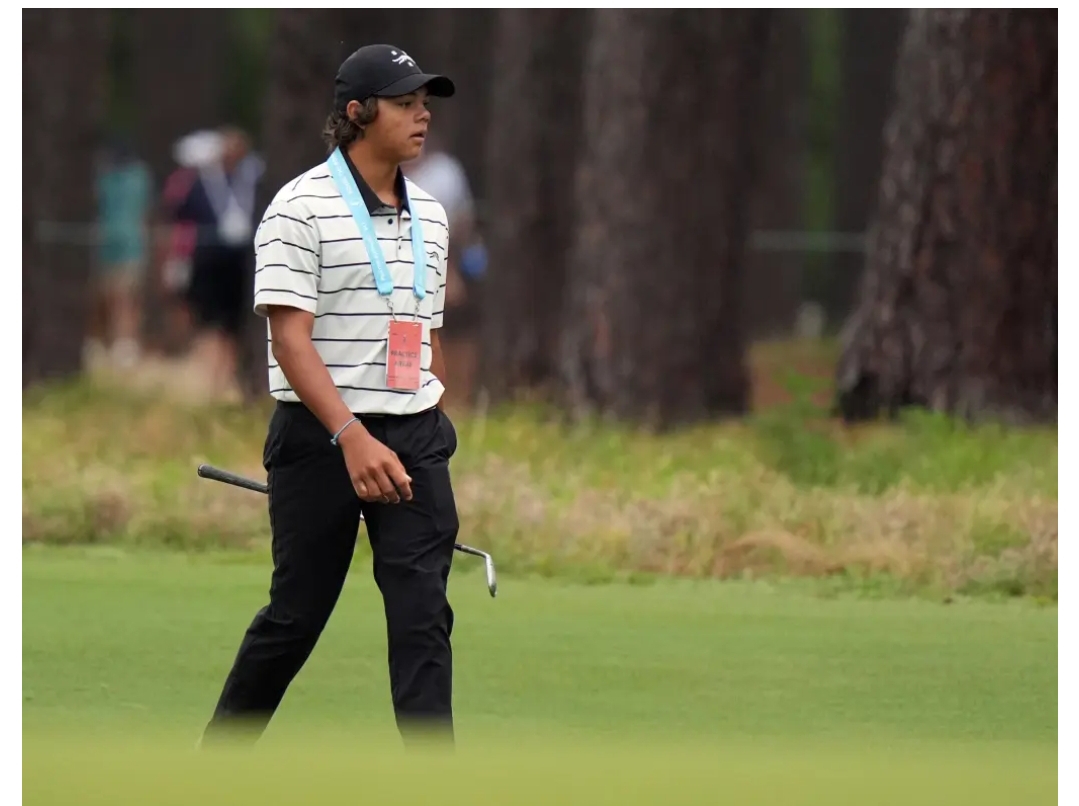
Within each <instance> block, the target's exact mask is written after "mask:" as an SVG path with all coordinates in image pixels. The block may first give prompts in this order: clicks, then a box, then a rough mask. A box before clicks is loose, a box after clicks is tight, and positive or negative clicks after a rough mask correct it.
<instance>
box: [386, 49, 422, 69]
mask: <svg viewBox="0 0 1079 806" xmlns="http://www.w3.org/2000/svg"><path fill="white" fill-rule="evenodd" d="M390 53H392V54H393V55H394V56H396V57H397V58H396V59H394V60H393V63H394V64H405V63H406V62H407V63H408V64H411V65H412V66H413V67H415V66H416V63H415V62H414V61H412V57H411V56H409V55H408V54H407V53H405V52H404V51H403V50H402V51H401V52H400V53H398V52H397V51H396V50H391V51H390Z"/></svg>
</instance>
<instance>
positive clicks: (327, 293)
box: [319, 285, 412, 296]
mask: <svg viewBox="0 0 1079 806" xmlns="http://www.w3.org/2000/svg"><path fill="white" fill-rule="evenodd" d="M393 290H394V291H411V290H412V286H410V285H395V286H394V287H393ZM346 291H378V288H377V287H376V286H373V285H358V286H345V287H344V288H335V289H333V291H325V290H323V291H321V292H319V293H321V294H322V295H323V296H333V295H334V294H343V293H344V292H346Z"/></svg>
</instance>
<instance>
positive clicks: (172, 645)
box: [23, 547, 1057, 804]
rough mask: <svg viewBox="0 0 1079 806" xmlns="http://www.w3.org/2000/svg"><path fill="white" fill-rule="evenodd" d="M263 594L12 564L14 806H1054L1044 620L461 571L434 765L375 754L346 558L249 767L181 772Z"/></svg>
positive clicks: (240, 566)
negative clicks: (17, 598) (19, 688)
mask: <svg viewBox="0 0 1079 806" xmlns="http://www.w3.org/2000/svg"><path fill="white" fill-rule="evenodd" d="M268 581H269V580H268V564H267V563H266V562H265V561H260V560H259V558H258V556H257V555H256V556H252V555H250V554H247V555H232V554H209V555H202V556H189V555H182V554H155V553H146V552H139V551H134V552H127V551H124V550H121V549H117V548H66V549H53V548H44V547H29V548H27V549H25V550H24V552H23V724H24V738H25V742H26V744H25V748H24V768H23V772H24V779H23V783H24V791H25V800H24V802H25V803H67V804H70V803H140V804H141V803H195V802H197V801H203V800H205V801H206V802H207V803H231V804H239V803H266V802H289V803H329V802H334V803H336V802H374V803H386V802H401V803H427V802H439V803H443V802H444V803H487V802H490V803H500V804H512V803H578V802H579V803H599V802H611V803H721V802H722V803H727V802H730V803H762V804H763V803H807V804H808V803H822V804H823V803H937V802H939V803H949V804H957V803H972V804H989V803H1023V804H1035V803H1052V802H1055V798H1056V726H1057V722H1056V719H1057V717H1056V714H1057V710H1056V708H1057V702H1056V691H1057V671H1056V670H1057V643H1056V628H1057V613H1056V610H1055V608H1040V607H1036V606H1034V605H1033V604H1031V603H1029V602H1022V601H1017V602H1012V603H1008V604H986V603H981V602H969V601H963V602H958V603H956V604H953V605H950V606H944V605H940V604H933V603H929V602H925V601H918V600H906V601H902V600H896V601H865V600H861V599H856V598H846V597H839V598H835V599H829V600H825V599H821V598H819V597H811V596H807V595H805V594H804V593H803V592H800V590H799V589H798V588H797V587H796V586H787V585H768V584H764V583H755V584H751V583H742V582H739V583H716V582H707V581H699V582H691V581H679V582H675V581H661V582H657V583H655V584H652V585H647V586H631V585H605V586H583V585H575V584H568V583H561V582H556V581H552V580H531V579H525V578H519V577H514V576H512V575H510V576H506V575H503V577H502V579H501V580H500V590H499V596H498V598H497V599H494V600H492V599H491V598H490V597H489V596H488V594H487V591H486V588H485V586H484V584H483V576H482V571H481V570H480V566H479V564H478V563H476V562H472V561H470V559H469V558H458V559H457V560H455V570H454V573H453V575H452V577H451V602H452V604H453V605H454V608H455V611H456V616H457V619H456V626H455V632H454V639H455V641H454V649H455V710H456V720H457V735H458V744H459V749H458V752H457V755H456V756H455V757H454V758H452V759H449V758H436V759H434V760H430V761H429V762H427V763H430V764H433V765H434V767H432V768H427V767H424V768H423V771H424V774H423V775H419V774H418V771H419V768H418V767H417V766H416V765H417V761H416V757H415V756H407V755H403V754H401V753H400V752H399V750H398V746H399V740H398V738H397V734H396V729H395V726H394V723H393V716H392V711H391V708H390V702H389V690H388V681H387V672H386V661H385V622H384V620H383V616H382V610H381V601H380V599H379V597H378V593H377V590H376V589H375V587H374V584H373V582H372V581H371V578H370V569H369V567H367V565H366V563H365V561H363V560H358V561H357V564H356V567H355V570H354V573H353V574H352V576H351V577H350V579H349V580H348V583H347V584H346V586H345V591H344V593H343V595H342V599H341V602H340V604H339V606H338V609H337V611H336V613H335V614H334V617H333V619H332V620H331V622H330V624H329V626H328V628H327V630H326V633H325V634H324V636H323V640H322V641H321V642H320V644H319V646H318V647H317V648H316V650H315V653H314V655H313V656H312V658H311V660H310V662H309V663H308V665H307V666H306V667H305V668H304V670H303V671H302V672H301V674H300V676H299V677H298V678H297V679H296V681H295V683H294V684H293V686H292V688H291V689H290V691H289V694H288V695H287V697H286V699H285V702H284V704H283V705H282V707H281V709H280V711H279V713H278V715H277V717H276V718H275V720H274V722H273V723H272V724H271V726H270V729H269V731H268V732H267V734H266V737H265V740H264V742H263V743H262V744H261V745H260V747H259V750H258V752H256V753H253V754H250V753H249V754H240V755H238V756H230V755H228V754H225V755H224V756H209V757H207V756H206V755H199V756H196V755H193V753H192V750H191V748H192V746H193V744H194V742H195V740H196V739H197V738H198V735H199V733H200V731H201V729H202V727H203V724H204V723H205V720H206V719H207V718H208V717H209V714H210V712H211V710H212V708H213V705H214V700H215V699H216V697H217V694H218V692H219V690H220V686H221V683H222V682H223V680H224V676H225V674H226V672H227V671H228V668H229V665H230V663H231V661H232V657H233V653H234V652H235V650H236V647H237V645H238V643H239V640H240V638H241V636H242V633H243V631H244V629H245V628H246V626H247V624H248V622H249V621H250V618H251V617H252V616H253V615H254V613H255V611H256V610H257V608H258V607H260V606H261V605H262V604H264V602H265V599H266V593H267V587H268ZM567 776H568V777H567ZM402 782H404V783H402ZM390 787H396V788H395V789H394V790H393V793H395V794H393V795H392V797H391V796H390V794H389V793H390ZM436 791H437V792H438V793H441V794H438V795H437V797H436V794H435V792H436ZM304 793H306V794H304ZM271 796H273V797H271Z"/></svg>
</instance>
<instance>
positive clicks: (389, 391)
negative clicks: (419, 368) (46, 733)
mask: <svg viewBox="0 0 1079 806" xmlns="http://www.w3.org/2000/svg"><path fill="white" fill-rule="evenodd" d="M437 380H438V378H431V379H430V380H428V381H426V382H425V383H423V384H422V385H421V386H420V389H424V388H426V387H428V386H430V385H431V384H432V383H434V382H435V381H437ZM337 388H338V389H346V390H348V391H349V392H381V393H383V394H387V395H414V394H416V392H419V391H420V389H416V390H408V389H388V388H385V387H383V388H382V389H379V388H377V387H374V386H342V385H340V384H338V385H337ZM276 392H293V393H295V392H296V390H295V389H293V388H292V387H291V386H281V387H277V388H274V389H271V390H270V394H271V395H272V394H275V393H276Z"/></svg>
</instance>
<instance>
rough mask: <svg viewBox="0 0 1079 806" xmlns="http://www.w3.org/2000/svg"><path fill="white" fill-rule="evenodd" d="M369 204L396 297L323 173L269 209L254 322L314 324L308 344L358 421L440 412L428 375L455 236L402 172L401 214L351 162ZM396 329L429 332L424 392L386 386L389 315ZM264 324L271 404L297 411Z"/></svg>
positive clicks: (284, 193)
mask: <svg viewBox="0 0 1079 806" xmlns="http://www.w3.org/2000/svg"><path fill="white" fill-rule="evenodd" d="M345 162H347V163H348V166H349V169H350V170H351V172H352V176H353V179H355V181H356V185H357V187H358V188H359V190H360V193H361V195H362V196H363V199H364V201H365V202H366V204H367V209H368V211H369V212H370V214H371V219H372V222H373V224H374V227H375V233H376V235H377V236H378V241H379V245H380V246H381V247H382V251H383V254H384V255H385V257H386V265H387V268H388V269H389V271H390V274H391V275H392V277H393V285H394V290H393V293H392V294H391V295H390V296H389V297H382V296H380V295H379V293H378V289H377V287H376V285H375V277H374V272H373V271H372V269H371V260H370V257H369V256H368V254H367V249H366V247H365V246H364V242H363V236H362V235H360V231H359V228H358V227H357V225H356V222H355V220H354V219H353V217H352V212H351V210H350V209H349V207H348V204H347V203H346V202H345V200H344V199H343V198H342V197H341V194H340V193H339V192H338V190H337V185H336V183H335V182H334V180H333V178H332V177H331V176H330V170H329V167H328V166H327V165H326V163H323V164H321V165H318V166H316V167H315V168H312V169H311V170H309V171H307V172H306V173H304V174H302V175H301V176H300V177H298V178H297V179H295V180H293V181H291V182H289V183H288V184H286V185H285V186H284V187H283V188H281V190H280V191H279V192H278V194H277V195H276V196H275V197H274V200H273V201H272V202H271V203H270V205H269V207H267V208H266V212H265V214H264V215H263V218H262V222H261V223H260V224H259V228H258V231H257V232H256V234H255V313H256V314H258V315H259V316H266V313H267V311H266V308H267V306H268V305H284V306H288V307H291V308H299V309H301V310H305V311H309V312H311V313H313V314H314V315H315V324H314V329H313V331H312V334H311V339H312V341H313V342H314V345H315V349H316V350H318V353H319V355H320V356H321V357H322V360H323V361H324V362H325V364H326V367H327V369H328V370H329V372H330V376H331V377H332V378H333V380H334V383H335V384H336V385H337V389H338V391H339V392H340V393H341V397H342V399H343V400H344V401H345V405H347V406H348V407H349V409H351V410H352V411H353V412H354V413H356V414H415V413H418V412H421V411H425V410H426V409H429V408H431V407H432V406H434V405H435V404H436V403H438V400H439V398H441V396H442V393H443V391H444V389H443V386H442V383H441V382H440V381H439V380H438V378H436V377H435V376H434V375H433V374H432V373H431V329H432V328H438V327H442V314H443V309H444V307H445V298H446V253H447V248H448V245H449V228H448V225H447V222H446V212H445V210H444V209H443V208H442V205H441V204H439V203H438V202H437V201H435V200H434V198H432V197H431V196H430V195H429V194H427V193H425V192H424V191H423V190H421V189H420V188H419V187H418V186H417V185H415V184H414V183H412V182H411V181H409V180H407V179H405V177H404V175H403V174H402V173H400V172H398V176H397V195H398V198H403V197H404V191H405V189H406V183H407V196H408V204H407V205H406V206H405V207H404V208H403V209H402V210H401V211H400V212H399V211H398V210H396V209H394V208H393V207H389V206H387V205H386V204H384V203H383V202H382V201H380V200H379V198H378V196H376V195H375V193H374V191H372V190H371V188H370V187H369V186H368V185H367V183H366V182H365V181H364V180H363V178H362V177H361V176H360V174H359V172H358V171H357V170H356V168H355V166H354V165H353V164H352V160H350V159H347V158H346V160H345ZM417 218H418V219H419V220H420V222H421V224H420V225H421V227H422V230H423V239H424V244H425V248H426V250H427V293H426V294H425V296H424V298H423V299H422V300H417V299H416V296H415V294H414V293H413V288H412V286H413V262H412V221H413V220H414V219H417ZM387 300H389V301H391V302H392V306H393V311H394V313H395V314H396V316H397V318H398V319H404V320H406V321H413V320H418V321H419V322H420V323H421V325H422V329H423V348H422V354H421V368H422V369H421V374H420V388H419V389H418V390H416V391H404V390H400V389H391V388H389V387H388V386H387V385H386V351H387V338H388V334H389V325H390V318H391V317H390V307H389V305H388V304H387ZM266 324H267V358H268V361H269V371H270V394H272V395H273V396H274V397H275V398H277V399H278V400H283V401H289V402H297V401H299V397H297V395H296V393H295V392H294V391H293V389H292V387H291V386H290V385H289V382H288V379H287V378H286V377H285V374H284V372H282V371H281V368H280V366H278V364H277V361H276V360H275V359H274V356H273V346H272V343H271V335H270V330H269V322H267V323H266Z"/></svg>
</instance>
